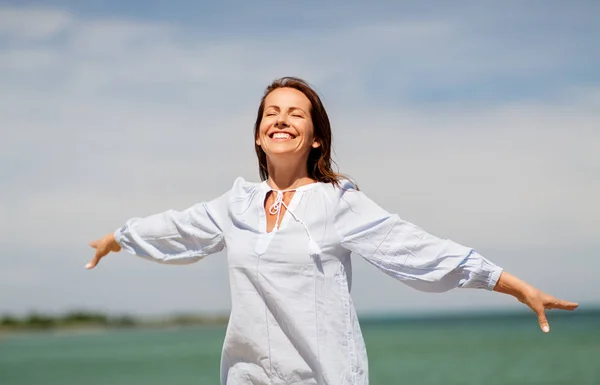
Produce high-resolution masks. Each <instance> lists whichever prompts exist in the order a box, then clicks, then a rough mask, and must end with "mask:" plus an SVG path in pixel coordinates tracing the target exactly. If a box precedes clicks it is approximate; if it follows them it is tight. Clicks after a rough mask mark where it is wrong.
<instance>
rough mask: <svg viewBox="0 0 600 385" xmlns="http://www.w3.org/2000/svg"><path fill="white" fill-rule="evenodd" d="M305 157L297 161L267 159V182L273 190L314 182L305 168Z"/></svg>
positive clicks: (293, 187) (289, 188) (290, 188)
mask: <svg viewBox="0 0 600 385" xmlns="http://www.w3.org/2000/svg"><path fill="white" fill-rule="evenodd" d="M306 161H307V159H300V161H298V162H289V161H287V162H285V163H284V162H272V161H270V160H269V159H267V171H268V172H269V179H268V180H267V183H268V184H269V186H270V187H271V188H272V189H275V190H293V189H295V188H298V187H300V186H304V185H307V184H310V183H314V182H315V180H314V179H312V178H311V177H310V176H308V170H307V169H306Z"/></svg>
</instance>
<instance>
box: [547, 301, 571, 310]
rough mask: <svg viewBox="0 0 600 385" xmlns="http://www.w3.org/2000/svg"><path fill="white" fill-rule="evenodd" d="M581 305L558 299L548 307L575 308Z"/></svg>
mask: <svg viewBox="0 0 600 385" xmlns="http://www.w3.org/2000/svg"><path fill="white" fill-rule="evenodd" d="M578 307H579V304H578V303H576V302H570V301H563V300H556V301H554V302H551V303H549V304H548V305H546V309H561V310H575V309H577V308H578Z"/></svg>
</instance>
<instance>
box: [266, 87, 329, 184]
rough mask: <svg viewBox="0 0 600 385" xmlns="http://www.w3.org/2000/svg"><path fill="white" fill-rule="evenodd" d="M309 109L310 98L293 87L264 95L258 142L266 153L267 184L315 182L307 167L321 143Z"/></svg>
mask: <svg viewBox="0 0 600 385" xmlns="http://www.w3.org/2000/svg"><path fill="white" fill-rule="evenodd" d="M310 111H311V104H310V100H308V98H307V97H306V96H305V95H304V94H303V93H302V92H300V91H298V90H296V89H294V88H278V89H276V90H274V91H272V92H271V93H270V94H269V95H267V97H266V98H265V109H264V112H263V116H262V121H261V123H260V127H259V130H258V135H257V137H256V144H258V145H259V146H260V147H261V148H262V150H263V151H264V152H265V154H266V155H267V169H268V172H269V180H268V183H269V185H270V186H271V187H273V188H275V189H278V190H288V189H291V188H294V187H299V186H301V185H304V184H307V183H313V182H315V181H314V180H312V179H311V178H310V177H309V176H308V170H307V168H306V162H307V160H308V154H309V153H310V150H311V149H312V148H317V147H319V146H320V143H319V141H318V140H317V139H316V138H315V137H314V128H313V123H312V118H311V115H310ZM286 134H287V135H289V137H281V138H280V137H279V136H284V135H286Z"/></svg>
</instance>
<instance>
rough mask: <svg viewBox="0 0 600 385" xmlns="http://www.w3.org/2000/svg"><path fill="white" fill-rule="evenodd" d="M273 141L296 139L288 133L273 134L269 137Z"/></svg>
mask: <svg viewBox="0 0 600 385" xmlns="http://www.w3.org/2000/svg"><path fill="white" fill-rule="evenodd" d="M269 137H270V138H271V139H274V140H287V139H295V138H296V137H295V136H294V135H292V134H290V133H288V132H275V133H273V134H271V135H270V136H269Z"/></svg>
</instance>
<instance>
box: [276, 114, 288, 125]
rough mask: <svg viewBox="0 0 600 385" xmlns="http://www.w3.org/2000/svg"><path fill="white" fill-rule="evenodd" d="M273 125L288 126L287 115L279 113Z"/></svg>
mask: <svg viewBox="0 0 600 385" xmlns="http://www.w3.org/2000/svg"><path fill="white" fill-rule="evenodd" d="M275 127H277V128H282V127H288V122H287V117H286V116H285V115H284V114H281V115H279V116H278V117H277V121H275Z"/></svg>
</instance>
